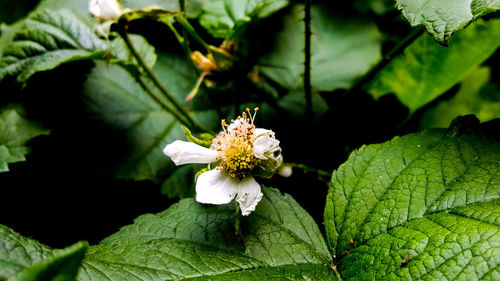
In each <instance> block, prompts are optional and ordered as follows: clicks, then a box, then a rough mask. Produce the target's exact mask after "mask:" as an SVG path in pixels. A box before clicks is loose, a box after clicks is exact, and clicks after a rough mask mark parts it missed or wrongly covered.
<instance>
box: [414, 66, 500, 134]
mask: <svg viewBox="0 0 500 281" xmlns="http://www.w3.org/2000/svg"><path fill="white" fill-rule="evenodd" d="M490 76H491V71H490V69H489V68H488V67H478V68H477V69H475V70H474V71H472V72H471V73H470V74H469V75H468V76H467V77H466V78H465V79H464V80H463V81H462V83H461V85H460V90H459V91H458V92H457V93H456V94H455V96H453V98H451V99H449V100H445V101H442V102H440V103H438V104H437V105H436V106H434V107H433V108H430V109H429V110H427V111H426V112H425V114H424V115H423V116H422V121H421V122H420V126H421V127H423V128H431V127H445V126H446V125H447V124H449V123H450V122H451V121H452V120H453V119H454V118H455V117H457V116H460V115H466V114H474V115H476V117H477V118H478V119H479V120H480V121H481V122H486V121H489V120H492V119H495V118H500V89H499V88H498V86H497V87H495V86H496V85H495V84H493V83H488V82H489V81H490Z"/></svg>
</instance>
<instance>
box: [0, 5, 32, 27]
mask: <svg viewBox="0 0 500 281" xmlns="http://www.w3.org/2000/svg"><path fill="white" fill-rule="evenodd" d="M37 3H38V0H25V1H16V0H1V1H0V7H2V9H0V23H7V24H11V23H14V22H15V21H17V20H20V19H22V18H23V17H25V16H26V15H27V14H28V13H29V12H30V11H31V10H32V9H33V8H34V7H35V6H36V5H37Z"/></svg>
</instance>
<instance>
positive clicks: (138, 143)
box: [84, 62, 184, 180]
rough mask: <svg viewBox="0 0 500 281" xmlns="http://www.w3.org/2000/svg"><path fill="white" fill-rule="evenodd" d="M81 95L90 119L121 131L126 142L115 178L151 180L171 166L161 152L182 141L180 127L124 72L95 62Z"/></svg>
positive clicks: (117, 67)
mask: <svg viewBox="0 0 500 281" xmlns="http://www.w3.org/2000/svg"><path fill="white" fill-rule="evenodd" d="M84 95H85V99H86V103H87V105H88V110H89V111H90V113H91V114H92V115H93V117H94V118H95V119H98V120H102V121H103V122H104V123H106V124H108V125H109V126H111V127H112V128H115V129H117V130H120V131H122V132H124V133H125V135H126V137H127V138H128V140H129V143H130V149H129V151H128V152H124V154H126V155H128V156H127V157H126V159H125V161H124V162H123V163H122V164H121V166H120V167H119V168H118V172H117V177H118V178H125V179H135V180H144V179H155V178H156V176H157V173H158V172H159V171H160V170H162V169H172V168H173V167H174V165H173V163H172V162H171V161H170V160H169V159H168V157H166V156H165V155H164V154H163V152H162V150H163V148H164V147H165V145H167V143H169V142H173V141H174V140H176V139H181V138H183V136H184V132H183V130H182V128H181V124H180V123H179V122H178V121H177V120H176V119H175V118H174V117H173V116H172V115H171V114H170V113H169V112H167V111H165V110H164V109H163V108H162V107H161V105H160V104H159V103H157V102H156V101H155V100H154V99H153V98H151V97H150V96H148V94H147V93H146V92H145V91H144V90H143V89H142V88H141V86H140V85H139V84H138V83H137V82H136V81H135V79H134V78H133V77H132V76H131V75H130V74H129V73H128V72H126V71H125V70H124V69H123V68H121V67H120V66H117V65H106V63H104V62H96V67H94V69H93V70H92V72H91V73H90V74H89V76H88V79H87V81H86V82H85V84H84ZM159 98H161V97H159Z"/></svg>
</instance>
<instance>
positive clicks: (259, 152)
mask: <svg viewBox="0 0 500 281" xmlns="http://www.w3.org/2000/svg"><path fill="white" fill-rule="evenodd" d="M279 145H280V141H279V140H277V139H275V138H274V137H271V136H270V135H269V134H263V135H261V136H260V137H257V139H256V140H255V141H254V142H253V154H254V155H255V157H257V158H259V159H263V160H265V159H267V158H268V157H267V156H266V155H265V153H273V152H275V151H277V150H279V149H280V147H279Z"/></svg>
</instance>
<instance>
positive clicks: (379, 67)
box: [345, 27, 424, 95]
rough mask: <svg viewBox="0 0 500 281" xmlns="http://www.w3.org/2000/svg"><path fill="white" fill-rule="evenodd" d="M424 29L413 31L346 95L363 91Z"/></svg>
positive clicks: (419, 28)
mask: <svg viewBox="0 0 500 281" xmlns="http://www.w3.org/2000/svg"><path fill="white" fill-rule="evenodd" d="M423 32H424V29H423V28H422V27H418V28H415V29H413V30H412V32H411V33H410V34H408V36H406V37H405V38H404V39H403V40H402V41H401V42H399V44H397V45H396V46H395V47H394V48H392V49H391V50H390V51H389V52H388V53H387V54H385V55H384V57H383V58H382V59H381V60H380V61H379V62H378V63H377V64H376V65H375V66H373V67H372V68H371V69H370V71H368V72H367V73H366V74H365V75H364V76H363V77H362V78H361V79H359V80H358V81H357V82H356V83H355V84H354V85H353V86H352V87H351V88H350V89H349V90H348V91H347V92H346V93H345V95H347V94H349V93H353V92H357V91H359V90H361V89H362V88H363V87H364V86H366V85H367V84H368V82H370V81H371V80H372V79H373V78H375V76H376V75H377V74H378V73H379V72H380V71H381V70H382V69H383V68H384V67H385V66H386V65H387V64H388V63H389V62H390V61H392V59H394V58H395V57H396V56H397V55H399V54H401V53H402V52H403V51H404V49H406V47H408V46H409V45H410V44H411V43H412V42H413V41H415V40H416V39H417V38H418V37H419V36H420V35H422V33H423Z"/></svg>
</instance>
